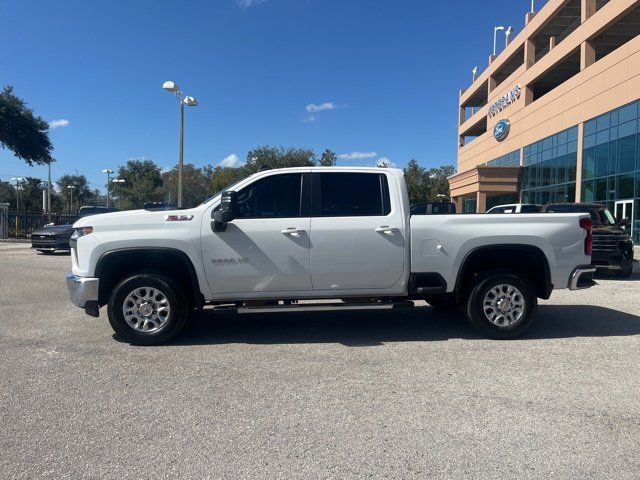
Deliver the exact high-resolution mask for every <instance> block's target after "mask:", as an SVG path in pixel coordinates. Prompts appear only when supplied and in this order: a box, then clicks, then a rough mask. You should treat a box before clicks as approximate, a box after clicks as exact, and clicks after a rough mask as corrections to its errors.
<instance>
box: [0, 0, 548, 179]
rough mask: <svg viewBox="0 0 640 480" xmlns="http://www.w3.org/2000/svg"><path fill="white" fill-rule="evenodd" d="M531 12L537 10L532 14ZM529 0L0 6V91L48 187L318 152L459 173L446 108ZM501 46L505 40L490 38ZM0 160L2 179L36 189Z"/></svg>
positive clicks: (8, 157)
mask: <svg viewBox="0 0 640 480" xmlns="http://www.w3.org/2000/svg"><path fill="white" fill-rule="evenodd" d="M542 3H543V1H542V0H537V2H536V4H537V5H536V7H538V8H539V7H541V6H542ZM529 8H530V1H529V0H502V1H495V0H483V1H478V0H475V1H470V0H460V1H457V2H454V1H448V2H447V1H432V0H201V1H195V0H182V1H180V2H176V1H164V0H128V1H121V0H110V1H87V0H58V1H56V2H51V1H48V0H39V1H36V0H19V1H18V0H0V18H2V24H3V27H2V29H0V87H4V86H5V85H12V86H13V87H14V93H15V94H16V95H18V96H19V97H21V98H23V99H24V100H25V101H26V102H27V104H28V106H29V107H31V108H32V109H33V110H34V111H35V113H36V114H38V115H40V116H41V117H42V118H44V119H45V120H46V121H47V122H49V123H50V137H51V140H52V142H53V144H54V152H53V156H54V158H55V159H56V162H55V163H54V164H53V167H52V169H53V175H52V176H53V179H54V181H55V179H57V178H59V177H60V176H61V175H63V174H66V173H71V174H74V173H76V171H77V172H78V173H80V174H84V175H86V176H87V178H88V179H89V182H90V184H91V186H92V187H93V188H98V189H101V190H104V184H105V176H104V174H102V173H101V172H102V170H103V169H105V168H111V169H114V170H115V169H117V167H118V166H121V165H124V164H125V163H126V162H127V160H129V159H131V158H146V159H152V160H153V161H155V162H156V163H157V164H158V165H160V166H161V167H163V168H165V169H169V168H172V167H173V166H174V165H175V164H177V156H178V146H177V145H178V110H179V109H178V101H177V100H176V99H175V98H174V97H172V96H171V95H170V94H169V93H167V92H165V91H164V90H162V84H163V82H164V81H166V80H173V81H175V82H176V83H177V84H178V85H179V86H180V87H181V88H182V90H183V91H184V92H185V93H186V94H188V95H192V96H194V97H195V98H196V99H197V100H198V101H199V105H198V106H197V107H189V108H187V111H186V112H185V154H184V155H185V163H193V164H194V165H196V166H198V167H200V166H204V165H208V164H209V165H214V166H215V165H218V164H223V165H227V166H236V165H238V164H240V163H241V162H242V161H244V160H245V159H246V155H247V152H248V151H249V150H250V149H252V148H254V147H258V146H262V145H271V146H284V147H290V146H292V147H304V148H312V149H314V150H315V151H316V152H317V153H318V154H320V153H321V152H322V151H323V150H324V149H325V148H329V149H331V150H333V151H334V152H336V153H337V154H338V155H339V160H338V164H339V165H357V166H366V165H375V164H376V163H377V162H378V161H380V160H381V159H384V160H386V161H387V162H389V163H391V164H392V165H396V166H398V167H403V166H405V165H406V163H407V162H408V161H409V160H410V159H412V158H415V159H416V160H417V161H418V162H419V163H420V164H421V165H422V166H424V167H427V168H429V167H436V166H439V165H444V164H454V165H455V163H456V149H457V134H456V128H457V115H458V108H457V97H458V92H459V90H460V89H461V88H466V87H468V85H469V84H470V83H471V70H472V68H473V67H474V66H476V65H477V66H478V67H479V71H480V72H481V71H482V70H484V68H486V65H487V59H488V56H489V54H490V53H491V49H492V44H493V26H494V25H505V26H509V25H512V26H513V27H514V29H515V32H514V35H513V36H512V38H513V37H514V36H515V34H517V33H518V32H519V31H520V30H521V29H522V28H523V25H524V16H525V13H526V12H527V11H528V9H529ZM498 45H499V46H500V47H503V46H504V35H503V34H502V33H501V32H499V33H498ZM46 175H47V169H46V167H44V166H34V167H29V166H27V165H26V164H25V163H24V162H23V161H21V160H19V159H16V158H15V157H14V156H13V155H12V154H11V152H9V151H7V150H4V151H3V150H0V180H3V181H6V180H9V178H10V177H12V176H22V177H24V176H32V177H39V178H43V179H46Z"/></svg>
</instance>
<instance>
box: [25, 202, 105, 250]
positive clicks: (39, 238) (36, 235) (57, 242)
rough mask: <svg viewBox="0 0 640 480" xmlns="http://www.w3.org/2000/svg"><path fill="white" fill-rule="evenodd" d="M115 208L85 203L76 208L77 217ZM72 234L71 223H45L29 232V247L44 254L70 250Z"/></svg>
mask: <svg viewBox="0 0 640 480" xmlns="http://www.w3.org/2000/svg"><path fill="white" fill-rule="evenodd" d="M117 211H118V209H117V208H107V207H101V206H93V205H87V206H84V207H81V208H80V210H78V216H79V218H82V217H88V216H90V215H99V214H101V213H109V212H117ZM71 235H73V225H72V224H63V225H53V224H51V225H45V226H44V227H42V228H39V229H37V230H34V231H33V232H31V248H32V249H34V250H38V251H39V252H41V253H44V254H45V255H47V254H51V253H54V252H56V251H67V252H68V251H70V250H71V247H70V246H69V240H70V239H71Z"/></svg>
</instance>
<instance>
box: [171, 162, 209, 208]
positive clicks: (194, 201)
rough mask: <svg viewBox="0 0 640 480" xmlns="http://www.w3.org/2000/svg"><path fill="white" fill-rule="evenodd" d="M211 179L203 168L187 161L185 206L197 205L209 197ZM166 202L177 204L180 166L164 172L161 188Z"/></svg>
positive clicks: (184, 188)
mask: <svg viewBox="0 0 640 480" xmlns="http://www.w3.org/2000/svg"><path fill="white" fill-rule="evenodd" d="M208 187H209V179H208V178H207V176H206V175H205V174H204V173H203V170H201V169H199V168H196V167H195V166H193V165H192V164H190V163H187V164H186V165H185V166H184V168H183V171H182V205H183V206H184V207H185V208H191V207H195V206H196V205H198V204H200V203H202V202H203V201H204V200H205V199H206V198H207V192H208V190H209V188H208ZM160 191H161V195H162V198H163V200H164V201H165V202H168V203H171V204H173V205H175V204H176V203H177V195H178V167H177V166H176V167H174V168H173V169H171V170H169V171H168V172H164V173H163V174H162V187H161V189H160Z"/></svg>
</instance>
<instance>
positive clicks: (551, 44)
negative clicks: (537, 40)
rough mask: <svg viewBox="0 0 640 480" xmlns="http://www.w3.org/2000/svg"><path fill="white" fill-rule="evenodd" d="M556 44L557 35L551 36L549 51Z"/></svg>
mask: <svg viewBox="0 0 640 480" xmlns="http://www.w3.org/2000/svg"><path fill="white" fill-rule="evenodd" d="M555 46H556V37H554V36H551V37H549V51H551V50H553V49H554V48H555Z"/></svg>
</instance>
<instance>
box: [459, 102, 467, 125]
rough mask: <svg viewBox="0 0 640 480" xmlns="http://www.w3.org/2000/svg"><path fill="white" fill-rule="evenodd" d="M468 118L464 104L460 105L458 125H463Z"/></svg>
mask: <svg viewBox="0 0 640 480" xmlns="http://www.w3.org/2000/svg"><path fill="white" fill-rule="evenodd" d="M466 119H467V112H466V110H465V108H464V106H462V105H460V111H459V112H458V125H462V124H463V123H464V121H465V120H466Z"/></svg>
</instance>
